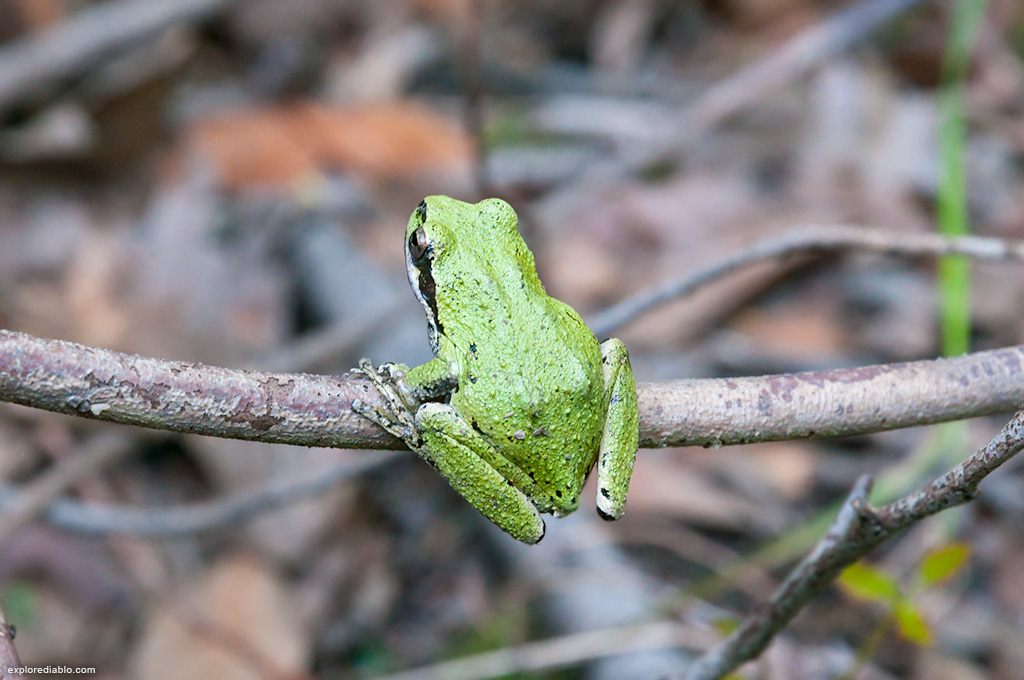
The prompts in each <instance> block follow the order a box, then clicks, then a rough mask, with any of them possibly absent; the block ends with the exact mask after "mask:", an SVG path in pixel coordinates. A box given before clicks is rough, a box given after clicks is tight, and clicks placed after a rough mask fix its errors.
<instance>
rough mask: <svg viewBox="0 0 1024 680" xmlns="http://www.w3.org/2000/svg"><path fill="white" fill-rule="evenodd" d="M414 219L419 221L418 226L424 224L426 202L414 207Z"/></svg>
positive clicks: (425, 219)
mask: <svg viewBox="0 0 1024 680" xmlns="http://www.w3.org/2000/svg"><path fill="white" fill-rule="evenodd" d="M416 219H418V220H419V221H420V224H423V223H424V222H426V221H427V202H426V201H420V204H419V205H418V206H416Z"/></svg>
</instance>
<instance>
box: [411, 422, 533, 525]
mask: <svg viewBox="0 0 1024 680" xmlns="http://www.w3.org/2000/svg"><path fill="white" fill-rule="evenodd" d="M416 423H417V425H418V427H419V431H420V434H421V436H422V437H423V446H420V447H417V449H416V452H417V453H418V454H419V455H420V456H421V457H422V458H424V459H425V460H426V461H427V462H428V463H430V464H431V465H433V466H434V467H435V468H436V469H437V471H438V472H440V473H441V474H442V475H443V476H444V478H445V479H447V480H448V483H449V484H451V485H452V488H454V489H455V490H456V491H458V492H459V494H460V495H461V496H462V497H463V498H465V499H466V500H467V501H469V502H470V503H472V504H473V506H474V507H476V509H477V510H479V511H480V512H481V513H483V515H484V517H486V518H487V519H489V520H491V521H492V522H494V523H495V524H497V525H498V526H499V527H500V528H501V529H502V530H503V531H505V532H506V533H508V534H510V535H511V536H512V537H513V538H516V539H518V540H520V541H523V542H524V543H537V542H538V541H540V539H542V538H544V520H542V519H541V517H540V513H539V512H538V511H537V508H536V507H534V505H533V503H532V502H531V501H530V499H529V498H528V497H527V496H526V494H525V493H523V492H522V491H520V490H519V488H517V487H516V486H515V483H516V481H517V480H515V479H513V478H511V477H507V476H504V475H502V473H501V472H499V471H498V470H497V469H496V467H495V466H494V465H492V464H491V463H490V462H488V459H493V460H495V461H499V460H500V461H504V457H502V456H501V455H500V454H499V453H498V452H497V451H495V450H494V447H492V446H491V445H490V444H489V443H488V442H487V441H486V440H485V439H484V438H483V437H482V436H480V435H479V434H478V433H477V432H476V431H475V430H473V429H472V428H471V427H470V426H469V424H468V423H466V422H465V421H464V420H462V418H460V417H459V416H458V415H457V414H456V413H455V410H454V409H452V408H451V407H450V406H446V405H444V404H435V403H429V404H424V405H423V406H421V407H420V409H419V411H417V412H416ZM438 452H443V453H438Z"/></svg>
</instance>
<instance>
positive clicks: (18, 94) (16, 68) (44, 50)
mask: <svg viewBox="0 0 1024 680" xmlns="http://www.w3.org/2000/svg"><path fill="white" fill-rule="evenodd" d="M237 1H238V0H178V1H177V2H165V1H164V0H120V1H118V2H108V3H104V4H102V5H97V6H95V7H90V8H88V9H85V10H83V11H81V12H79V13H78V14H76V15H75V16H74V17H72V18H71V19H69V20H67V21H64V22H62V23H60V24H57V25H56V26H54V27H53V28H51V29H49V30H48V31H46V32H44V33H41V34H37V35H33V36H30V37H28V38H25V39H24V40H22V41H21V42H18V43H15V44H13V45H11V46H10V47H6V48H5V49H4V50H2V51H0V111H3V110H6V109H8V108H10V107H11V106H12V105H15V104H17V103H19V102H21V101H23V100H24V99H25V98H26V97H27V96H29V95H30V94H31V93H34V92H36V91H38V90H40V89H46V87H48V86H49V87H52V86H53V85H54V84H55V83H58V82H63V81H67V80H70V79H73V78H74V77H75V76H78V75H80V74H82V73H85V72H86V71H87V70H89V69H90V68H92V67H93V66H95V65H96V64H97V63H98V62H100V61H102V60H103V59H105V58H107V57H109V56H110V55H111V54H114V53H117V52H119V51H121V50H125V49H127V48H130V47H132V46H134V45H137V44H138V43H139V42H140V41H141V40H144V39H146V38H148V37H150V36H152V35H154V34H156V33H158V32H160V31H162V30H164V29H166V28H168V27H170V26H172V25H174V24H176V23H180V22H184V21H196V20H199V19H203V18H205V17H208V16H210V15H212V14H215V13H216V12H219V11H222V10H224V9H225V8H227V7H228V6H229V5H231V4H233V3H234V2H237Z"/></svg>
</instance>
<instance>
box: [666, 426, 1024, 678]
mask: <svg viewBox="0 0 1024 680" xmlns="http://www.w3.org/2000/svg"><path fill="white" fill-rule="evenodd" d="M1022 448H1024V409H1022V410H1020V411H1018V412H1017V414H1016V415H1015V416H1014V417H1013V419H1012V420H1010V422H1009V423H1007V424H1006V426H1005V427H1004V428H1003V429H1002V430H1001V431H1000V432H999V434H997V435H996V436H995V437H993V438H992V439H991V440H990V441H989V442H988V444H986V445H985V446H983V447H982V448H981V449H979V450H978V451H977V452H976V453H975V454H974V455H973V456H971V457H970V458H968V459H967V460H965V461H964V462H963V463H961V464H960V465H958V466H956V467H955V468H953V469H952V470H950V471H949V472H947V473H946V474H944V475H943V476H941V477H939V478H938V479H936V480H935V481H934V482H932V483H931V484H929V485H928V486H926V487H924V488H923V489H921V490H919V491H917V492H915V493H913V494H911V495H909V496H906V497H905V498H902V499H900V500H898V501H896V502H895V503H892V504H891V505H887V506H885V507H883V508H877V509H876V508H872V507H871V506H870V505H868V502H867V495H868V492H869V491H870V490H871V478H870V477H868V476H864V477H861V478H860V479H859V480H857V483H856V484H855V485H854V488H853V490H852V491H851V492H850V495H849V497H848V498H847V500H846V503H845V504H844V506H843V508H842V510H840V512H839V515H838V516H837V517H836V520H835V522H834V523H833V524H832V527H831V528H830V529H829V530H828V532H827V533H826V534H825V536H824V537H823V538H822V539H821V541H820V542H819V543H818V544H817V545H816V546H815V547H814V550H812V551H811V553H810V554H809V555H807V557H805V558H804V559H803V561H801V562H800V564H799V565H797V567H796V568H795V569H793V571H792V572H790V574H789V576H787V577H786V580H785V581H783V582H782V584H781V585H780V586H779V588H778V589H777V590H776V591H775V593H774V594H773V595H772V597H771V599H770V600H769V601H768V603H767V604H766V605H764V606H762V607H760V608H758V610H757V611H756V612H754V613H753V614H752V615H751V616H750V617H749V618H748V619H747V621H746V622H745V623H744V624H743V625H742V626H740V627H739V628H738V629H737V630H736V631H734V632H733V633H732V635H730V636H729V637H728V638H726V639H725V640H724V641H723V642H721V643H719V644H718V645H717V646H716V647H714V648H713V649H711V650H710V651H709V652H707V653H706V654H705V655H704V656H703V657H701V658H700V659H699V660H698V661H697V662H696V663H695V664H694V665H693V666H692V667H690V669H689V670H688V671H687V673H686V675H685V676H684V678H685V680H716V679H717V678H722V677H724V676H725V675H726V674H728V673H729V672H730V671H732V670H734V669H735V668H737V667H738V666H739V665H740V664H742V663H744V662H746V661H749V660H750V659H753V658H755V657H756V656H758V655H759V654H760V653H761V652H762V651H763V650H764V649H765V647H767V646H768V643H769V642H771V640H772V638H773V637H775V635H776V634H777V633H778V632H779V631H780V630H782V629H783V628H784V627H785V626H786V625H787V624H788V623H789V622H790V621H791V620H792V619H793V617H795V616H796V615H797V614H798V613H799V612H800V610H802V609H803V607H804V605H806V604H807V602H808V601H810V600H811V598H813V597H815V596H816V595H817V594H818V593H820V592H821V591H822V590H824V589H825V588H826V587H827V586H828V585H829V584H830V583H831V582H832V581H833V580H834V579H835V578H836V576H838V575H839V574H840V573H841V572H842V571H843V570H844V569H845V568H846V567H848V566H850V565H851V564H853V563H854V562H856V561H857V560H859V559H860V558H861V557H863V556H864V555H866V554H867V553H868V552H870V551H871V550H872V549H873V548H875V547H876V546H877V545H879V544H880V543H882V542H883V541H885V540H886V539H888V538H889V537H891V536H892V535H893V534H895V533H897V532H899V531H902V530H903V529H906V528H907V527H909V526H910V525H912V524H914V523H915V522H919V521H920V520H922V519H924V518H926V517H929V516H931V515H934V514H936V513H938V512H941V511H942V510H945V509H947V508H952V507H955V506H958V505H962V504H963V503H966V502H967V501H970V500H973V499H974V498H975V497H977V495H978V485H979V484H980V483H981V480H983V479H984V478H985V477H987V476H988V475H989V474H990V473H991V472H993V471H994V470H995V469H996V468H998V467H999V466H1000V465H1002V464H1003V463H1005V462H1006V461H1008V460H1010V459H1011V458H1012V457H1013V456H1014V455H1016V454H1017V453H1018V452H1019V451H1020V450H1021V449H1022Z"/></svg>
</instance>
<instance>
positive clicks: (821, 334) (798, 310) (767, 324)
mask: <svg viewBox="0 0 1024 680" xmlns="http://www.w3.org/2000/svg"><path fill="white" fill-rule="evenodd" d="M815 303H817V300H814V299H806V297H805V299H802V300H798V304H786V305H775V306H773V307H772V308H771V309H768V310H763V309H746V310H744V311H743V312H741V313H740V314H738V315H737V316H736V317H735V318H734V319H733V322H732V326H733V327H734V328H735V329H736V330H738V331H740V332H742V333H745V334H746V335H749V336H750V337H751V338H752V339H754V340H755V341H756V343H757V346H758V348H759V349H761V350H762V351H764V352H766V353H770V354H772V355H775V356H785V357H793V358H794V359H798V358H801V357H807V356H808V354H812V355H813V354H819V355H821V354H829V353H833V354H837V353H840V352H842V350H843V348H844V347H845V345H846V337H845V332H844V329H843V327H842V325H841V324H840V319H838V318H837V315H836V314H834V313H830V310H829V309H828V308H827V307H826V305H825V304H815ZM834 306H835V305H833V307H834Z"/></svg>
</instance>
